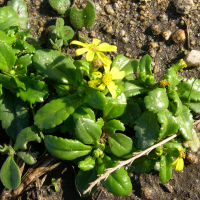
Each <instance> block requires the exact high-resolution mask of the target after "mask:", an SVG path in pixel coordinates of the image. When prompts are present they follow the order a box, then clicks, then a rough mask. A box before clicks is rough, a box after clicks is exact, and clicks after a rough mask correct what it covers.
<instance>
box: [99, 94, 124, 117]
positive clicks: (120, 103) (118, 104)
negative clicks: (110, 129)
mask: <svg viewBox="0 0 200 200" xmlns="http://www.w3.org/2000/svg"><path fill="white" fill-rule="evenodd" d="M126 105H127V102H126V97H125V95H124V93H122V94H121V95H120V96H118V97H116V98H112V97H107V103H106V105H105V107H104V108H103V117H105V118H106V119H107V120H108V119H113V118H117V117H119V116H121V115H122V114H123V113H124V111H125V109H126Z"/></svg>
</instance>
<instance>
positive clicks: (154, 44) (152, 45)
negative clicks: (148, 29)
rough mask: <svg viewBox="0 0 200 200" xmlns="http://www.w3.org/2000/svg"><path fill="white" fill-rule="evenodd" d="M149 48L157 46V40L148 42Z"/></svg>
mask: <svg viewBox="0 0 200 200" xmlns="http://www.w3.org/2000/svg"><path fill="white" fill-rule="evenodd" d="M148 46H149V48H150V49H151V48H152V49H157V48H158V47H159V45H158V43H157V42H150V43H149V44H148Z"/></svg>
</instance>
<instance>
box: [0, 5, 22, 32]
mask: <svg viewBox="0 0 200 200" xmlns="http://www.w3.org/2000/svg"><path fill="white" fill-rule="evenodd" d="M13 18H18V15H17V13H16V12H15V10H14V9H13V8H11V7H9V6H4V7H1V8H0V23H2V22H5V21H7V20H9V19H13ZM1 30H2V29H1Z"/></svg>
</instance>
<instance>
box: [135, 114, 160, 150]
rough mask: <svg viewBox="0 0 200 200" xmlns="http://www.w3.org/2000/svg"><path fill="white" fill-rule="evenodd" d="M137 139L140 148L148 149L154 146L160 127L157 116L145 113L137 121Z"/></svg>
mask: <svg viewBox="0 0 200 200" xmlns="http://www.w3.org/2000/svg"><path fill="white" fill-rule="evenodd" d="M134 129H135V131H136V137H137V138H138V140H137V144H138V146H139V148H141V149H142V150H143V149H146V148H148V147H150V146H152V145H153V144H154V143H155V142H156V141H157V138H158V134H159V126H158V121H157V116H156V114H154V113H152V112H149V111H145V112H143V113H142V115H141V116H140V117H139V118H138V120H136V126H135V128H134Z"/></svg>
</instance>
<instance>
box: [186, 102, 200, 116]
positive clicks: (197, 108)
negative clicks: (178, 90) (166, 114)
mask: <svg viewBox="0 0 200 200" xmlns="http://www.w3.org/2000/svg"><path fill="white" fill-rule="evenodd" d="M182 103H183V104H184V105H186V106H187V107H189V108H190V110H191V111H193V112H194V113H196V114H200V102H195V101H190V102H189V103H188V102H186V101H182Z"/></svg>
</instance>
